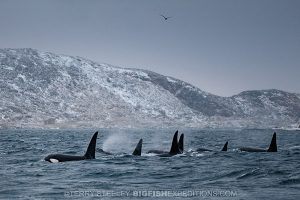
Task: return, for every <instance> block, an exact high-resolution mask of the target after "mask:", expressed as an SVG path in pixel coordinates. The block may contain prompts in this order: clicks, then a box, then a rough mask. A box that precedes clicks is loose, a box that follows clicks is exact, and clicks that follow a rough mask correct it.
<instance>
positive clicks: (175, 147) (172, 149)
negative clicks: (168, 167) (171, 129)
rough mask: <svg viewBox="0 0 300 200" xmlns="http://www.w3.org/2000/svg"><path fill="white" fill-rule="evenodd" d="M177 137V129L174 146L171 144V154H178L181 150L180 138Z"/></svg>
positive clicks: (173, 141)
mask: <svg viewBox="0 0 300 200" xmlns="http://www.w3.org/2000/svg"><path fill="white" fill-rule="evenodd" d="M177 138H178V131H176V132H175V134H174V136H173V140H172V146H171V149H170V154H171V155H176V154H178V153H179V152H180V151H179V148H178V139H177Z"/></svg>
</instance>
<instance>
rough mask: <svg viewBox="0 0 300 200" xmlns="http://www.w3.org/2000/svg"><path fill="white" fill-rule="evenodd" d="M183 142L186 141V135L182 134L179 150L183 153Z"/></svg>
mask: <svg viewBox="0 0 300 200" xmlns="http://www.w3.org/2000/svg"><path fill="white" fill-rule="evenodd" d="M183 140H184V134H183V133H182V134H181V135H180V138H179V142H178V148H179V150H180V152H181V153H183V150H184V149H183Z"/></svg>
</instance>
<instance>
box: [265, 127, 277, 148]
mask: <svg viewBox="0 0 300 200" xmlns="http://www.w3.org/2000/svg"><path fill="white" fill-rule="evenodd" d="M267 152H277V142H276V132H274V134H273V137H272V141H271V144H270V146H269V148H268V150H267Z"/></svg>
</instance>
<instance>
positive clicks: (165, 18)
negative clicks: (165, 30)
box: [160, 15, 172, 21]
mask: <svg viewBox="0 0 300 200" xmlns="http://www.w3.org/2000/svg"><path fill="white" fill-rule="evenodd" d="M160 16H162V17H163V18H164V20H166V21H167V20H168V19H170V18H172V17H165V16H164V15H160Z"/></svg>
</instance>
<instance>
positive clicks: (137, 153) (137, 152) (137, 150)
mask: <svg viewBox="0 0 300 200" xmlns="http://www.w3.org/2000/svg"><path fill="white" fill-rule="evenodd" d="M142 146H143V139H140V141H139V143H138V144H137V145H136V147H135V149H134V151H133V153H132V155H134V156H140V155H142Z"/></svg>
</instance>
